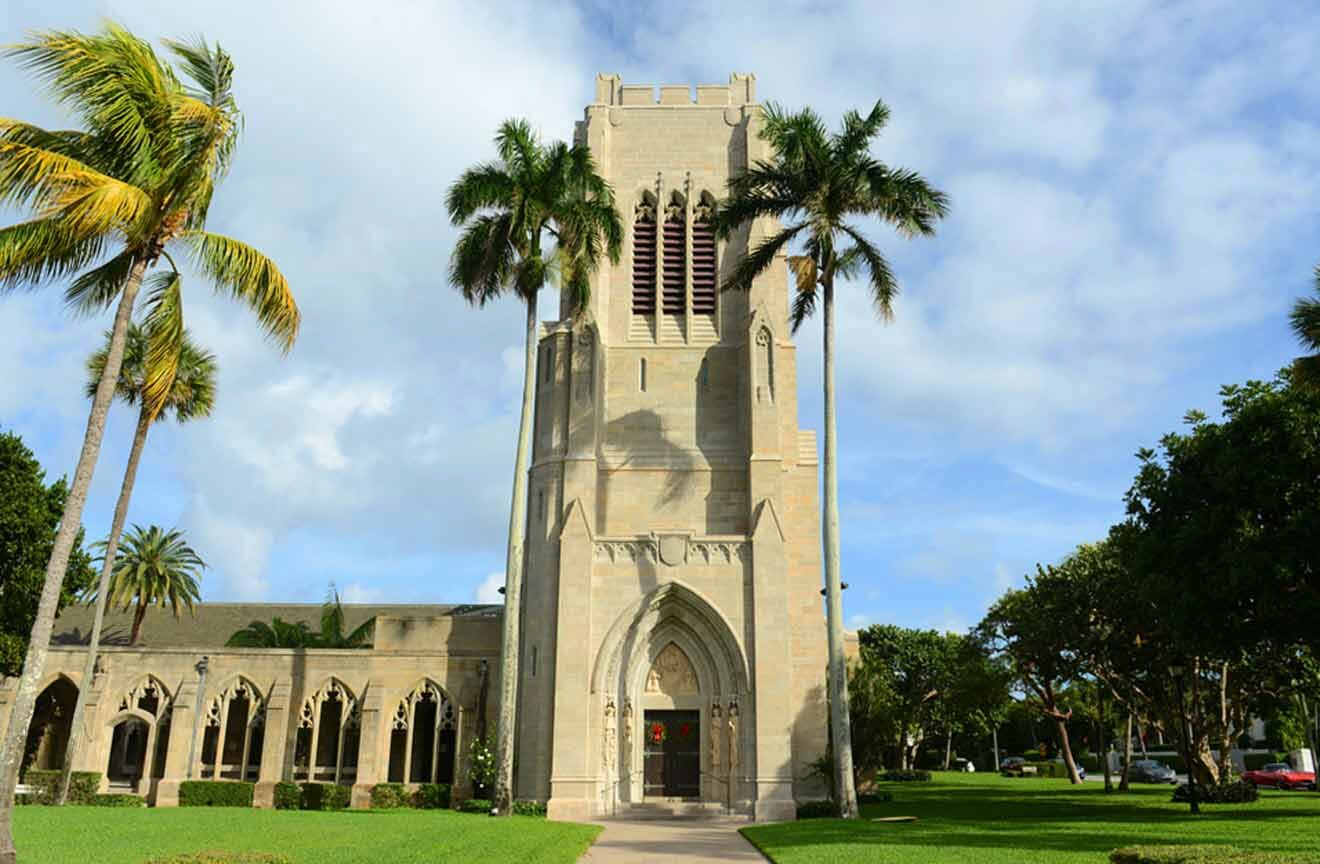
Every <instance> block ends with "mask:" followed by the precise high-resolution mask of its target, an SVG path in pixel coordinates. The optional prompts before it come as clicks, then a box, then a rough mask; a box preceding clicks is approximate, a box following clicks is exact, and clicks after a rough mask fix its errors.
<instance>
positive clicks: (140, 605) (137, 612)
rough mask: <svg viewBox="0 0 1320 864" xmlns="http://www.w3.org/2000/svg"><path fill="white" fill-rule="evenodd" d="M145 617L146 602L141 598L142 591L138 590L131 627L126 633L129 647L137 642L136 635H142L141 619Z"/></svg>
mask: <svg viewBox="0 0 1320 864" xmlns="http://www.w3.org/2000/svg"><path fill="white" fill-rule="evenodd" d="M146 617H147V604H146V602H144V600H143V599H142V593H141V592H138V598H137V606H136V607H135V608H134V609H133V629H132V630H130V631H129V633H128V645H129V647H130V648H131V647H132V646H134V645H136V644H137V643H138V637H139V636H141V635H142V620H143V619H144V618H146Z"/></svg>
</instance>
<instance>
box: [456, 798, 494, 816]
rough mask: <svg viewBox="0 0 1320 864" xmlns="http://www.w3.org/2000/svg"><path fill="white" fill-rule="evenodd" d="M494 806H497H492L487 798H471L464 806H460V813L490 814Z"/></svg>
mask: <svg viewBox="0 0 1320 864" xmlns="http://www.w3.org/2000/svg"><path fill="white" fill-rule="evenodd" d="M494 806H495V805H493V804H491V802H490V800H489V799H486V798H469V799H467V800H466V801H464V802H463V803H462V804H459V805H458V812H460V813H490V811H491V808H492V807H494Z"/></svg>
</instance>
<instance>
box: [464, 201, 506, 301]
mask: <svg viewBox="0 0 1320 864" xmlns="http://www.w3.org/2000/svg"><path fill="white" fill-rule="evenodd" d="M512 221H513V220H512V217H511V216H510V215H509V214H508V213H500V214H484V215H481V216H478V217H476V218H474V219H471V220H469V223H468V227H467V228H466V229H465V230H464V231H463V233H462V234H461V235H459V238H458V242H457V243H455V244H454V251H453V252H452V253H450V258H449V281H450V283H451V284H453V285H454V286H455V287H457V288H458V289H459V290H460V291H462V293H463V298H464V299H465V300H467V301H468V302H469V303H471V304H473V305H475V306H485V305H486V304H487V303H489V302H490V301H491V300H494V299H495V298H497V297H499V296H500V295H501V294H502V293H503V292H504V291H505V289H506V288H507V287H509V285H510V283H511V279H512V274H513V269H514V265H515V262H516V257H517V256H516V254H515V250H514V248H513V239H512V234H513V226H512Z"/></svg>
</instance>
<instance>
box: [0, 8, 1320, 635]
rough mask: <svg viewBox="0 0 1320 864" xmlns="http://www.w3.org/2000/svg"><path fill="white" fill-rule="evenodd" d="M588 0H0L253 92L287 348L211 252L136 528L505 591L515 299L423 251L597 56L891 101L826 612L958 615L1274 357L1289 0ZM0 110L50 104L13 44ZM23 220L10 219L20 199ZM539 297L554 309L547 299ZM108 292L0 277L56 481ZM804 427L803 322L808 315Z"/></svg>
mask: <svg viewBox="0 0 1320 864" xmlns="http://www.w3.org/2000/svg"><path fill="white" fill-rule="evenodd" d="M767 8H768V7H767V6H766V5H765V4H754V5H752V6H749V7H746V8H740V5H739V4H734V3H725V4H709V3H706V4H695V3H692V4H688V3H671V4H666V5H665V7H664V10H665V11H664V12H663V14H657V13H653V12H649V11H646V10H645V9H644V8H643V7H641V6H636V5H630V4H625V3H614V4H604V3H597V2H592V3H586V4H583V5H576V6H575V5H569V4H564V5H556V4H552V3H545V2H542V3H535V4H533V3H528V4H504V3H483V4H459V3H439V2H436V3H428V2H420V0H416V2H400V3H389V4H364V3H361V2H354V3H347V2H342V3H341V2H319V3H315V4H312V3H301V2H285V3H280V4H270V3H268V2H250V0H230V2H226V3H223V4H216V3H207V4H201V3H179V2H164V0H101V2H76V0H9V2H7V3H6V4H4V6H3V7H2V8H0V39H2V40H4V41H6V42H9V41H13V40H14V39H16V38H19V37H20V36H21V34H22V32H23V31H24V30H25V29H28V28H33V27H73V28H80V29H86V28H91V27H94V26H96V24H97V22H98V21H99V20H100V19H101V18H103V17H107V16H109V17H113V18H115V19H117V20H120V21H122V22H123V23H125V24H127V25H128V26H129V27H131V28H132V29H134V30H136V31H137V32H139V33H140V34H142V35H145V36H150V37H153V38H154V37H160V36H177V35H187V34H192V33H196V32H202V33H205V34H206V35H207V36H208V37H210V38H213V39H219V40H220V41H221V42H222V44H224V45H225V47H226V48H227V49H228V50H230V51H231V52H232V53H233V55H234V57H235V60H236V63H237V68H238V73H237V91H238V96H239V99H240V104H241V105H242V106H243V108H244V110H245V114H246V118H247V126H246V133H245V136H244V140H243V142H242V145H241V148H240V151H239V156H238V161H237V163H236V165H235V168H234V171H233V173H232V175H231V177H230V178H229V180H228V181H227V183H226V185H225V186H224V188H223V190H222V192H221V196H220V198H219V199H218V200H217V202H216V205H215V207H214V208H213V211H212V225H213V227H214V228H215V229H216V230H219V231H223V232H225V233H229V234H233V235H235V236H238V237H240V238H243V239H247V240H250V241H252V242H254V243H256V244H257V245H259V246H260V247H261V248H263V249H264V250H265V251H266V252H268V253H269V254H270V255H271V256H272V257H274V258H275V259H276V260H277V261H279V262H280V264H281V265H282V266H283V268H284V270H285V272H286V274H287V275H288V276H289V279H290V282H291V283H292V285H293V287H294V290H295V291H296V292H297V295H298V298H299V301H300V304H301V306H302V308H303V310H304V315H305V318H304V325H303V326H304V329H303V333H302V336H301V337H300V340H299V343H298V345H297V347H296V348H295V350H294V352H293V353H292V354H291V355H290V356H289V357H287V358H285V357H281V356H280V355H279V354H278V353H277V352H275V351H274V350H272V349H271V348H270V347H269V346H268V345H266V344H265V343H264V342H263V341H262V339H261V337H260V335H259V333H258V332H257V331H256V329H255V327H254V326H253V325H252V322H251V321H250V320H249V319H248V317H247V316H246V315H245V314H244V313H243V312H242V311H241V310H237V309H234V308H230V307H229V306H228V305H226V304H224V303H221V302H218V301H216V300H213V299H212V298H211V297H210V296H209V295H208V294H207V292H206V290H205V289H204V288H203V287H202V286H201V285H200V284H197V283H196V282H194V284H193V288H192V289H191V292H190V293H189V295H188V303H189V307H188V308H189V311H188V315H189V322H190V326H191V327H192V329H193V330H194V332H195V334H196V335H197V337H198V339H199V340H200V341H202V342H203V343H204V344H206V345H207V346H208V347H210V348H211V349H212V350H213V351H214V352H215V353H216V354H217V355H218V356H219V360H220V363H221V369H222V373H221V381H220V395H221V402H220V408H219V410H218V412H217V414H216V416H215V417H214V418H213V419H211V420H210V421H207V422H204V423H197V424H194V425H193V426H191V427H181V428H176V427H161V428H158V429H157V430H156V431H155V432H154V433H153V437H152V439H151V442H150V444H149V452H148V453H147V456H146V458H145V460H144V465H143V469H142V475H141V479H140V481H139V485H138V492H137V495H136V496H135V499H134V506H133V513H132V516H131V518H132V519H133V520H134V521H138V522H143V523H150V522H157V523H161V524H166V525H170V524H178V525H180V526H182V527H184V528H185V529H186V530H187V531H188V533H189V535H190V536H191V538H192V540H193V542H194V544H195V545H196V546H197V548H198V550H199V551H200V552H201V554H202V555H203V557H205V558H206V559H207V560H208V561H209V562H210V564H211V569H210V570H209V571H208V573H207V575H206V579H205V583H204V591H203V593H204V596H205V597H206V598H207V599H213V600H218V599H253V600H259V599H268V600H316V599H319V598H320V597H321V596H322V595H323V594H324V592H325V588H326V585H327V583H329V582H330V581H334V582H335V583H337V584H338V585H339V586H340V588H341V589H342V590H343V591H344V593H345V595H346V596H347V597H348V598H350V599H356V600H393V601H455V602H460V601H470V600H473V599H484V600H490V599H494V598H495V596H496V595H494V594H493V588H494V585H495V584H496V583H497V582H498V579H499V574H500V573H501V572H502V570H503V543H504V524H505V519H506V518H507V503H506V501H507V494H508V487H509V482H510V479H511V478H510V476H509V474H510V468H509V466H510V463H511V457H512V448H513V443H514V435H515V427H516V408H517V405H516V400H517V398H518V387H519V375H520V370H519V359H520V354H519V351H520V347H519V344H518V339H519V336H520V332H521V327H520V320H519V319H520V313H519V310H518V309H517V308H515V307H513V306H506V307H504V308H497V309H494V310H488V311H485V312H481V313H478V312H475V311H470V310H468V309H467V308H465V307H464V306H463V304H462V303H461V302H460V300H459V299H458V298H457V297H456V296H455V294H454V292H453V291H452V290H451V289H450V288H449V287H447V285H446V284H445V281H444V278H443V277H444V266H445V261H446V259H447V256H448V252H449V248H450V244H451V242H452V239H453V236H454V235H453V231H452V229H450V228H449V227H448V225H447V224H446V221H445V219H444V214H443V210H442V206H441V202H442V200H443V193H444V189H445V187H446V186H447V184H448V183H449V182H450V181H451V180H452V179H453V177H454V176H455V175H456V174H457V173H458V172H459V171H460V170H462V168H463V167H465V166H467V165H468V164H470V163H472V162H474V161H476V160H479V159H482V158H486V157H487V156H488V155H489V138H490V135H491V133H492V131H493V130H494V128H495V126H496V124H497V123H498V122H499V121H500V120H501V119H503V118H505V117H507V116H525V117H527V118H529V119H530V120H531V121H532V122H533V123H534V124H536V125H537V126H538V127H539V128H541V129H542V130H543V132H544V133H545V134H546V135H547V136H551V137H563V138H567V137H569V135H570V134H571V130H572V124H573V122H574V121H575V120H576V119H578V118H579V117H580V116H581V111H582V106H583V105H584V104H585V103H586V102H587V101H588V100H589V99H590V98H591V95H592V93H593V84H592V82H593V79H594V76H595V74H596V73H597V72H601V71H609V72H618V73H620V74H622V76H623V78H624V80H625V82H629V83H648V82H650V83H699V82H703V83H704V82H719V81H724V80H727V77H728V74H729V73H730V72H733V71H739V72H753V73H755V74H756V76H757V87H758V92H759V95H760V97H761V98H762V99H763V100H774V101H778V102H780V103H783V104H785V105H788V106H798V105H803V104H811V105H813V106H814V107H816V108H817V109H818V110H819V111H821V112H822V113H823V114H825V115H826V116H827V117H828V118H829V119H830V121H831V122H833V121H835V120H836V119H837V117H838V116H839V114H840V113H841V112H842V111H843V110H845V109H847V108H852V107H859V108H864V107H867V106H869V104H870V103H871V102H872V101H873V100H874V99H876V98H877V97H879V98H884V99H885V100H886V101H887V102H888V103H889V104H890V106H891V108H892V110H893V121H892V124H891V127H890V129H889V130H888V131H887V132H886V134H885V136H884V138H883V139H882V140H881V142H880V144H879V146H878V148H877V153H878V155H880V157H881V158H883V159H885V160H886V161H890V162H892V163H895V164H900V165H905V166H908V167H912V168H916V169H918V170H920V171H922V172H923V173H924V174H926V176H927V177H929V178H930V179H931V180H932V181H934V182H935V183H937V184H938V185H940V186H941V187H942V188H944V189H945V190H946V191H948V192H949V194H950V196H951V197H952V200H953V212H952V215H951V217H950V218H949V219H948V220H947V222H946V224H945V225H944V226H943V228H942V230H941V232H940V235H939V236H938V237H937V238H935V239H931V240H922V241H918V242H906V241H902V240H899V239H898V238H896V237H894V236H892V235H891V234H889V233H887V232H884V231H883V230H882V229H880V228H878V227H877V228H875V229H874V231H875V235H876V237H877V239H879V240H880V241H881V242H882V243H883V244H884V246H885V248H886V249H887V250H888V251H889V253H890V255H891V258H892V261H893V263H894V265H895V268H896V270H897V272H898V274H899V277H900V280H901V282H902V285H903V294H902V296H901V297H900V299H899V301H898V304H897V309H896V311H897V320H896V321H895V322H894V323H893V324H890V325H885V326H882V325H880V324H879V323H877V322H876V321H874V320H873V317H872V316H871V315H870V313H869V311H868V308H867V306H866V302H865V299H864V296H863V294H862V292H861V291H859V290H850V291H847V292H845V297H844V300H843V304H844V306H843V314H842V316H841V327H840V348H841V359H840V367H839V386H840V388H841V402H840V406H841V416H840V436H841V446H842V466H841V478H840V479H841V498H842V516H843V555H844V572H845V579H846V580H847V581H848V582H849V583H850V585H851V586H852V587H851V589H850V590H849V592H848V594H847V597H846V610H847V614H848V616H849V619H850V621H851V622H852V623H853V624H854V625H859V624H864V623H868V622H877V621H892V622H898V623H904V624H909V625H915V626H931V627H943V628H951V629H962V628H965V627H967V626H970V625H972V624H975V622H976V621H977V620H978V619H979V617H980V615H981V613H982V612H983V611H984V609H985V607H986V605H987V604H988V603H989V602H990V601H992V600H993V599H994V598H995V597H996V596H997V595H998V594H999V593H1000V592H1002V591H1003V590H1004V589H1005V588H1006V587H1009V586H1011V585H1014V584H1017V583H1019V582H1020V580H1021V578H1022V576H1023V574H1024V573H1027V572H1029V571H1030V570H1032V569H1033V567H1034V565H1035V563H1036V562H1037V561H1041V562H1050V561H1054V560H1057V559H1058V558H1060V557H1061V556H1063V555H1064V554H1066V553H1067V552H1068V551H1069V550H1070V549H1071V548H1072V547H1073V546H1075V545H1076V544H1077V543H1080V542H1085V541H1089V540H1093V539H1096V538H1098V537H1101V536H1103V534H1104V532H1105V530H1106V529H1107V526H1108V525H1109V524H1111V523H1112V522H1114V521H1115V520H1117V519H1118V518H1120V517H1121V515H1122V500H1121V499H1122V494H1123V492H1124V490H1125V489H1126V488H1127V486H1128V483H1129V481H1130V479H1131V476H1132V474H1133V471H1134V468H1135V460H1134V457H1133V453H1134V452H1135V451H1136V450H1137V448H1139V447H1141V446H1146V445H1151V444H1153V443H1154V442H1155V441H1156V440H1157V439H1158V437H1159V435H1161V434H1162V433H1163V432H1166V431H1169V430H1171V429H1174V428H1176V427H1177V426H1178V425H1179V423H1180V418H1181V417H1182V415H1183V413H1184V412H1185V411H1186V410H1187V409H1188V408H1191V407H1199V408H1202V409H1207V410H1213V408H1214V406H1215V404H1216V391H1217V389H1218V387H1219V385H1221V384H1222V383H1225V382H1231V381H1240V380H1244V379H1246V378H1251V377H1257V378H1259V377H1266V376H1269V375H1271V374H1272V373H1273V371H1274V370H1275V369H1277V368H1278V367H1280V366H1281V365H1283V364H1284V363H1285V362H1287V360H1288V359H1289V358H1290V357H1291V356H1292V355H1293V353H1294V351H1295V347H1296V346H1295V345H1294V343H1293V340H1292V338H1291V336H1290V334H1289V332H1288V330H1287V327H1286V311H1287V308H1288V305H1289V304H1290V302H1291V300H1292V299H1293V298H1294V297H1296V296H1299V295H1301V294H1303V293H1304V292H1306V291H1307V290H1308V289H1309V278H1310V274H1311V271H1312V268H1313V266H1314V265H1315V264H1316V263H1317V261H1320V226H1317V220H1316V216H1315V211H1316V208H1315V206H1314V202H1315V201H1316V200H1318V199H1317V194H1316V192H1317V184H1318V177H1320V174H1318V172H1317V169H1320V125H1317V123H1316V122H1315V118H1316V117H1320V111H1317V107H1320V106H1318V105H1317V103H1318V102H1320V77H1317V76H1316V75H1315V74H1314V64H1313V62H1312V48H1313V46H1314V45H1315V44H1317V42H1318V41H1320V13H1317V12H1316V11H1314V9H1313V7H1312V6H1311V5H1310V4H1303V3H1296V4H1285V3H1266V4H1250V8H1248V4H1241V3H1229V2H1222V3H1220V2H1213V0H1202V2H1195V3H1177V2H1159V3H1144V2H1102V3H1070V4H1059V3H1048V2H1041V3H1031V2H1011V3H1010V2H1001V3H993V4H966V3H944V2H930V3H923V4H893V5H892V6H888V7H885V6H880V5H878V4H874V3H862V2H859V3H852V4H850V3H842V4H835V5H830V4H821V3H815V2H812V3H805V2H789V3H781V4H775V6H774V7H773V8H774V11H773V14H770V15H767V14H766V9H767ZM0 103H2V104H3V105H4V108H3V113H4V114H6V115H10V116H15V117H19V118H22V119H27V120H32V121H36V122H41V123H44V124H52V125H55V124H57V123H58V122H59V120H60V118H59V115H58V114H57V113H55V112H54V111H53V109H52V108H50V106H48V105H46V104H44V103H43V102H42V101H41V99H40V98H39V97H38V96H37V95H36V93H35V91H34V89H33V87H32V85H31V83H30V82H29V81H28V80H26V79H25V78H23V77H22V75H21V74H20V73H19V72H18V71H17V70H16V69H15V68H14V66H13V65H12V64H5V65H3V66H0ZM8 215H9V216H11V217H12V215H13V214H8ZM546 306H547V308H554V307H553V304H551V303H547V304H546ZM106 323H107V322H106V321H97V320H93V321H72V320H70V319H69V318H67V317H66V316H65V315H64V314H63V311H62V309H61V306H60V301H59V297H58V289H56V290H52V291H46V292H44V293H38V294H19V295H13V296H9V297H6V298H3V299H0V370H3V374H0V427H3V428H5V429H13V430H15V431H17V432H19V433H20V434H21V435H22V436H23V437H24V439H25V440H26V441H27V442H28V443H29V444H30V446H32V447H33V448H34V449H35V450H36V451H37V454H38V456H39V457H40V458H41V460H42V462H43V463H44V464H45V465H46V466H47V467H48V469H49V470H50V471H51V472H52V473H53V474H59V473H65V472H70V471H71V470H72V466H73V463H74V460H75V458H76V455H77V447H78V445H79V442H80V440H81V435H82V430H83V425H84V423H85V416H86V415H85V411H86V404H85V402H84V400H83V399H82V397H81V380H82V371H81V365H82V362H83V359H84V357H85V356H86V354H87V353H88V351H90V350H91V349H92V347H94V345H95V344H96V343H97V340H98V338H99V337H98V333H99V332H100V330H101V329H102V328H103V327H104V326H105V325H106ZM799 344H800V346H801V349H802V350H801V351H800V352H799V355H800V358H801V370H800V398H801V412H802V416H801V424H802V425H803V426H804V427H809V428H815V427H818V426H819V421H818V418H819V416H820V398H819V380H820V365H819V338H818V335H817V328H816V327H815V326H813V325H808V328H807V329H806V330H805V331H804V332H803V333H802V334H801V337H800V340H799ZM131 427H132V418H131V416H129V415H128V413H127V412H126V411H124V410H120V409H117V410H116V411H115V412H114V413H113V414H112V416H111V427H110V431H109V433H108V436H107V440H106V447H105V450H104V453H103V457H102V460H101V463H100V467H99V468H98V471H97V474H96V479H95V483H94V486H93V491H92V496H91V499H90V501H89V504H88V508H87V513H86V517H85V523H86V524H87V526H88V528H89V533H90V534H91V535H93V536H95V535H97V534H98V533H102V532H104V530H105V529H106V527H107V525H108V519H109V513H110V509H111V507H112V506H113V499H114V495H115V492H116V491H117V486H118V482H119V478H120V473H121V472H122V469H123V461H124V458H125V456H126V452H127V445H128V438H129V435H130V433H131Z"/></svg>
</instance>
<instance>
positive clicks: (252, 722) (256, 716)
mask: <svg viewBox="0 0 1320 864" xmlns="http://www.w3.org/2000/svg"><path fill="white" fill-rule="evenodd" d="M205 722H206V731H205V732H204V733H203V737H202V767H201V772H202V774H201V776H202V777H206V778H211V779H223V780H247V779H249V778H255V777H256V776H257V775H258V773H259V772H260V770H261V752H262V747H263V744H264V743H265V736H266V700H265V699H263V698H262V696H261V691H260V690H258V689H257V687H256V685H254V684H253V683H252V682H251V681H248V680H247V679H246V678H238V679H237V680H235V681H234V682H232V683H231V684H229V685H227V686H226V687H224V688H222V689H221V690H220V692H219V693H217V694H216V695H215V696H214V697H212V698H211V701H210V702H208V703H207V706H206V715H205Z"/></svg>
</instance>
